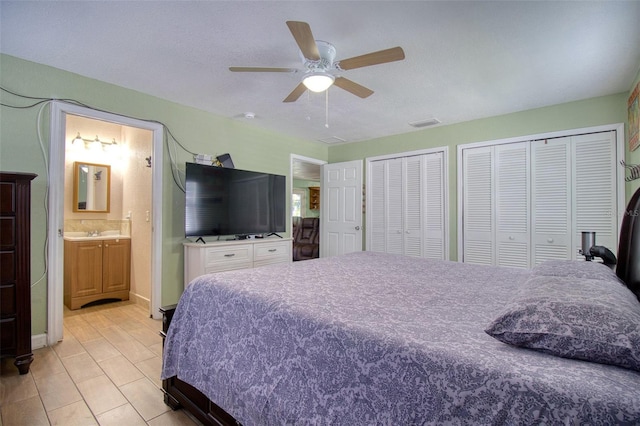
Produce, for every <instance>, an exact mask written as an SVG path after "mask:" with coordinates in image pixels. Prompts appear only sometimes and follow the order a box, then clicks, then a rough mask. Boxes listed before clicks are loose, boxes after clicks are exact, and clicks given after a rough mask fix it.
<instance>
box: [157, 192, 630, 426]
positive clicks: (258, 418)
mask: <svg viewBox="0 0 640 426" xmlns="http://www.w3.org/2000/svg"><path fill="white" fill-rule="evenodd" d="M638 212H640V191H638V192H637V193H636V194H634V196H633V197H632V200H631V202H630V203H629V207H628V210H627V212H625V216H624V219H623V224H622V227H621V238H620V245H619V248H618V256H619V259H618V267H617V270H616V272H613V271H612V270H611V269H609V268H607V267H606V266H604V265H602V264H598V263H596V262H577V261H549V262H545V263H543V264H540V265H538V266H536V267H535V268H533V269H531V270H522V269H515V268H499V267H490V266H479V265H470V264H464V263H457V262H447V261H432V260H427V259H415V258H409V257H403V256H395V255H389V254H383V253H373V252H358V253H352V254H349V255H344V256H337V257H333V258H321V259H316V260H311V261H306V262H296V263H292V264H287V265H271V266H265V267H262V268H257V269H254V270H251V271H231V272H225V273H220V274H213V275H205V276H201V277H199V278H197V279H195V280H194V281H193V282H192V283H191V284H190V285H189V286H188V287H187V289H186V290H185V292H184V294H183V295H182V297H181V299H180V301H179V303H178V305H177V308H176V309H175V310H174V309H169V310H167V312H166V318H167V328H168V331H167V334H166V339H165V348H164V354H163V371H162V378H163V380H164V381H163V386H164V389H165V393H166V396H165V402H167V403H168V404H169V405H170V406H172V407H173V408H177V407H179V406H184V407H185V408H187V409H189V410H190V411H191V412H193V413H194V414H195V415H196V416H197V417H198V418H199V419H200V421H202V422H203V423H205V424H235V423H236V422H237V423H241V424H244V425H247V426H248V425H263V424H264V425H281V424H305V425H306V424H314V425H316V424H317V425H323V424H327V425H328V424H331V425H340V424H345V425H347V424H348V425H358V424H366V425H371V424H381V425H398V424H403V425H408V424H540V423H543V424H545V423H546V424H583V423H588V424H639V423H640V302H638V298H640V266H639V265H640V261H639V260H638V258H639V257H640V221H637V220H636V217H637V213H638ZM169 323H170V325H169Z"/></svg>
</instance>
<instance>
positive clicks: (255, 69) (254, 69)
mask: <svg viewBox="0 0 640 426" xmlns="http://www.w3.org/2000/svg"><path fill="white" fill-rule="evenodd" d="M229 71H233V72H296V71H298V70H297V69H295V68H266V67H229Z"/></svg>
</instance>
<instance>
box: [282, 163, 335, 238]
mask: <svg viewBox="0 0 640 426" xmlns="http://www.w3.org/2000/svg"><path fill="white" fill-rule="evenodd" d="M294 160H298V161H301V162H303V163H311V164H317V165H318V166H320V167H322V166H323V165H324V164H327V162H326V161H324V160H318V159H317V158H311V157H305V156H303V155H298V154H290V155H289V176H290V177H291V182H290V183H289V212H288V214H287V216H288V217H289V223H290V226H291V228H290V229H289V235H291V238H293V223H292V221H291V203H292V201H293V161H294ZM321 181H322V173H321V176H320V182H321ZM319 185H322V183H320V184H319Z"/></svg>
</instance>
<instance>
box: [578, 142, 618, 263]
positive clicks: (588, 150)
mask: <svg viewBox="0 0 640 426" xmlns="http://www.w3.org/2000/svg"><path fill="white" fill-rule="evenodd" d="M615 136H616V134H615V132H606V133H595V134H590V135H581V136H574V137H573V138H572V158H573V159H574V162H573V163H574V166H573V180H574V184H573V188H574V199H575V202H574V206H575V208H574V209H573V223H574V226H575V229H574V230H575V233H574V234H573V247H572V249H573V253H574V254H577V252H578V250H579V249H580V248H581V245H582V234H581V233H582V231H589V232H591V231H593V232H595V233H596V244H597V245H600V246H605V247H607V248H609V250H611V251H612V252H614V253H616V250H617V248H618V221H617V216H616V213H615V210H616V205H617V204H616V200H617V197H616V194H617V185H616V166H617V159H616V140H615ZM580 257H581V256H580Z"/></svg>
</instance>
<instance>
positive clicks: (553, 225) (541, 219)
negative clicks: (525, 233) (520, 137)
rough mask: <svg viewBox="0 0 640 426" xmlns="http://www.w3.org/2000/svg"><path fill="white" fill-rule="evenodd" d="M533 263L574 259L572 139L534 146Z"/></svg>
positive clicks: (544, 142) (536, 142) (532, 167)
mask: <svg viewBox="0 0 640 426" xmlns="http://www.w3.org/2000/svg"><path fill="white" fill-rule="evenodd" d="M531 174H532V176H531V192H532V205H533V211H532V224H533V235H532V240H533V263H534V265H537V264H539V263H541V262H543V261H545V260H549V259H575V256H572V252H571V247H572V241H571V235H572V234H573V232H572V227H573V225H572V223H571V214H572V202H571V201H572V199H573V193H572V184H571V183H572V179H571V137H566V138H558V139H550V140H540V141H534V142H532V143H531Z"/></svg>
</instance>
